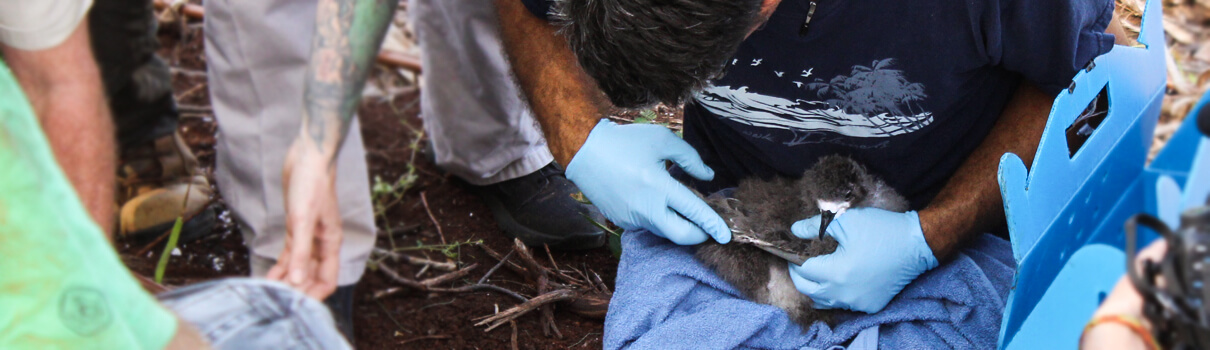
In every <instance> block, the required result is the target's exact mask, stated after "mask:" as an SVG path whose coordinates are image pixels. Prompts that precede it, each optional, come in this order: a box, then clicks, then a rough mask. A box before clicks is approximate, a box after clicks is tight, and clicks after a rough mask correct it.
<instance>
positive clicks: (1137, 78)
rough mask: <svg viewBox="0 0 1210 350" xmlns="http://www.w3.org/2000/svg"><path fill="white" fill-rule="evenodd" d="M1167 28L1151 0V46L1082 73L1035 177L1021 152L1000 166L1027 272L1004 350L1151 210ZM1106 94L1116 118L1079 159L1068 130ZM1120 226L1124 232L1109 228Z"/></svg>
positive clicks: (1108, 57) (1058, 106) (1065, 99)
mask: <svg viewBox="0 0 1210 350" xmlns="http://www.w3.org/2000/svg"><path fill="white" fill-rule="evenodd" d="M1161 21H1162V8H1161V5H1160V1H1158V0H1149V1H1148V2H1147V5H1146V9H1145V10H1144V13H1143V25H1142V33H1141V34H1140V36H1139V42H1140V43H1142V44H1143V45H1145V46H1146V47H1145V48H1135V47H1125V46H1115V47H1114V48H1113V49H1112V50H1111V51H1110V52H1108V53H1106V54H1104V55H1101V56H1100V57H1097V58H1096V59H1094V61H1093V63H1094V65H1092V66H1090V67H1092V68H1091V69H1088V70H1085V71H1081V72H1079V73H1078V74H1076V76H1075V78H1073V84H1074V85H1073V87H1072V88H1071V89H1069V90H1066V91H1063V92H1061V93H1060V94H1059V96H1058V97H1056V99H1055V103H1054V106H1053V108H1052V109H1051V114H1050V119H1049V120H1048V122H1047V125H1046V129H1045V131H1044V132H1043V134H1042V139H1041V142H1040V144H1039V147H1038V151H1037V153H1036V154H1035V157H1034V161H1033V164H1032V166H1031V167H1030V168H1029V169H1031V170H1027V168H1026V167H1025V164H1024V162H1023V161H1022V160H1021V158H1020V157H1018V156H1017V155H1015V154H1012V153H1008V154H1005V155H1004V156H1003V157H1002V158H1001V159H1000V170H999V174H998V180H999V183H1000V189H1001V195H1002V197H1003V198H1004V210H1005V215H1006V217H1007V221H1008V229H1009V236H1010V237H1011V239H1012V247H1013V257H1014V259H1015V260H1016V262H1017V267H1018V270H1017V273H1016V276H1015V278H1014V286H1013V290H1012V291H1011V292H1010V294H1009V300H1008V304H1007V305H1006V307H1005V314H1004V318H1003V321H1002V325H1001V329H1000V347H1001V348H1004V347H1005V346H1006V344H1008V343H1009V342H1010V341H1012V338H1013V337H1014V336H1015V335H1016V333H1017V331H1018V330H1020V328H1021V325H1022V323H1024V322H1025V320H1026V318H1027V317H1028V316H1029V315H1030V314H1031V313H1032V312H1033V311H1034V307H1035V306H1036V305H1037V304H1038V301H1039V300H1040V299H1041V298H1042V295H1043V294H1044V293H1045V292H1046V290H1047V287H1048V286H1050V285H1051V283H1052V282H1053V281H1054V279H1055V277H1056V276H1057V275H1058V274H1059V270H1060V269H1061V268H1062V267H1063V266H1064V265H1065V264H1066V262H1067V261H1068V259H1069V258H1070V257H1071V256H1073V255H1075V252H1076V251H1077V250H1079V249H1080V248H1081V247H1083V246H1085V245H1087V244H1088V243H1091V242H1098V241H1099V242H1102V243H1107V244H1109V245H1110V246H1117V247H1120V246H1121V244H1120V242H1117V241H1113V238H1112V237H1114V233H1115V232H1120V230H1121V222H1123V221H1124V218H1123V216H1124V215H1128V214H1133V213H1137V212H1138V211H1140V210H1142V204H1141V203H1142V201H1143V200H1142V196H1143V195H1142V193H1143V191H1142V189H1141V187H1140V186H1139V185H1138V181H1137V180H1138V178H1139V177H1140V174H1142V172H1143V165H1144V164H1145V162H1146V156H1147V150H1148V147H1149V146H1150V144H1151V138H1152V132H1153V131H1154V127H1155V121H1156V119H1157V117H1158V115H1159V107H1160V104H1161V101H1162V98H1163V93H1164V89H1165V79H1166V74H1165V73H1166V72H1165V55H1166V48H1165V45H1164V44H1165V42H1164V36H1163V35H1164V32H1163V26H1162V22H1161ZM1106 87H1107V88H1108V96H1109V111H1108V115H1107V116H1106V117H1105V119H1104V121H1103V122H1102V123H1101V125H1100V126H1099V127H1098V128H1097V129H1096V130H1095V131H1094V132H1093V133H1092V135H1091V136H1090V137H1089V138H1088V140H1087V141H1086V142H1085V143H1084V145H1083V146H1082V147H1081V148H1080V149H1079V151H1077V152H1076V153H1075V154H1074V155H1069V153H1068V147H1067V138H1066V134H1065V132H1066V129H1067V127H1068V126H1070V125H1071V124H1072V123H1073V122H1074V121H1075V118H1077V117H1078V116H1079V115H1080V114H1081V112H1082V111H1083V110H1084V109H1085V108H1086V107H1087V106H1088V104H1089V102H1090V101H1092V100H1093V99H1094V98H1095V97H1096V95H1097V94H1099V93H1100V92H1101V90H1102V89H1103V88H1106ZM1135 202H1137V203H1139V204H1137V205H1132V204H1130V203H1135ZM1119 218H1121V219H1122V220H1120V221H1117V224H1116V225H1111V224H1105V225H1102V223H1112V222H1113V221H1115V220H1117V219H1119ZM1119 240H1120V239H1119Z"/></svg>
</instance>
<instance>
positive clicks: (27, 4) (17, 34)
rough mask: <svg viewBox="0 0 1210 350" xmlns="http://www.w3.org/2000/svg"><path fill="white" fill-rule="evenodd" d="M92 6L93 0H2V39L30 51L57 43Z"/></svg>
mask: <svg viewBox="0 0 1210 350" xmlns="http://www.w3.org/2000/svg"><path fill="white" fill-rule="evenodd" d="M91 6H92V0H0V43H3V44H5V45H8V46H11V47H14V48H17V49H21V50H28V51H33V50H41V49H47V48H51V47H54V46H57V45H59V44H60V43H62V42H63V40H66V39H67V36H68V35H71V33H72V32H73V31H75V30H76V27H77V26H79V25H80V21H81V20H83V19H84V16H85V15H87V14H88V8H89V7H91Z"/></svg>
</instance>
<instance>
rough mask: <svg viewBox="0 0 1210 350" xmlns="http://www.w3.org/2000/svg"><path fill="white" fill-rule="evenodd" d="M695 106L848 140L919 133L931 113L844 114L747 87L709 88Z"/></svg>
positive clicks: (756, 123)
mask: <svg viewBox="0 0 1210 350" xmlns="http://www.w3.org/2000/svg"><path fill="white" fill-rule="evenodd" d="M697 103H698V104H700V105H701V106H702V107H704V108H706V109H707V110H709V111H710V112H711V113H714V114H716V115H718V116H719V117H721V118H724V119H728V120H731V121H734V122H737V123H740V124H745V125H750V126H754V127H760V128H768V129H783V130H790V131H795V132H798V131H830V132H835V133H838V134H841V135H844V136H849V137H891V136H896V135H903V134H907V133H910V132H913V131H916V130H920V129H921V128H923V127H924V126H926V125H928V124H931V123H932V122H933V113H932V112H920V113H916V114H913V115H892V114H890V113H886V112H883V113H880V114H877V115H873V116H867V115H864V114H852V113H848V112H846V111H844V110H842V109H840V108H839V107H837V106H834V105H832V104H829V103H827V102H821V101H804V100H794V101H791V100H788V99H784V98H780V97H774V96H768V95H761V94H757V93H752V92H748V87H746V86H741V87H739V88H731V87H729V86H711V87H708V88H706V89H704V90H703V91H702V92H701V93H700V94H698V96H697Z"/></svg>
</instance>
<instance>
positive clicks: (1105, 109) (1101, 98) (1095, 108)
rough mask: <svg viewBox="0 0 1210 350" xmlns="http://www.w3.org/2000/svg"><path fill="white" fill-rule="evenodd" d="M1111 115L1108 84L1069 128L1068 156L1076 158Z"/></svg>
mask: <svg viewBox="0 0 1210 350" xmlns="http://www.w3.org/2000/svg"><path fill="white" fill-rule="evenodd" d="M1108 115H1109V84H1108V83H1106V84H1105V86H1104V87H1102V88H1101V92H1099V93H1097V95H1096V97H1093V98H1092V101H1090V102H1088V107H1084V111H1083V112H1080V116H1079V117H1076V120H1075V121H1074V122H1072V123H1071V126H1068V127H1067V132H1066V134H1067V156H1068V157H1075V155H1076V152H1077V151H1079V150H1080V148H1081V147H1084V143H1085V142H1088V138H1089V137H1092V132H1093V131H1096V129H1097V127H1100V126H1101V122H1104V121H1105V117H1106V116H1108Z"/></svg>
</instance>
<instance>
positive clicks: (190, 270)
mask: <svg viewBox="0 0 1210 350" xmlns="http://www.w3.org/2000/svg"><path fill="white" fill-rule="evenodd" d="M184 28H185V31H184V33H183V34H184V35H183V36H182V31H181V27H179V26H165V27H164V28H162V29H161V33H160V39H161V42H162V43H163V45H164V47H163V48H162V49H161V50H160V53H161V56H162V57H164V58H165V59H166V60H168V61H169V63H170V64H171V65H172V66H173V67H174V69H173V78H174V82H173V83H174V88H175V90H176V93H177V96H178V97H180V104H181V110H182V119H181V127H180V128H181V130H182V131H183V132H184V134H185V138H186V141H187V142H188V143H189V144H190V146H191V147H192V149H193V150H194V152H196V153H197V154H198V156H199V159H200V160H201V161H202V163H203V164H204V165H205V166H206V168H207V169H209V171H213V165H214V149H213V147H214V144H215V131H216V125H215V122H214V118H213V113H212V112H211V111H210V107H209V96H208V93H207V89H206V87H205V86H204V85H202V84H205V81H206V77H205V74H204V72H205V58H204V56H203V54H202V51H201V50H202V46H201V45H202V28H201V26H200V23H199V22H196V21H195V22H191V24H189V25H187V26H185V27H184ZM181 39H184V40H181ZM178 42H181V43H183V44H182V45H179V46H178V44H177V43H178ZM376 74H385V73H383V72H379V73H376ZM418 113H419V91H418V90H417V89H409V91H407V92H404V93H399V94H397V95H395V96H393V97H391V98H389V99H383V98H368V99H366V100H365V101H364V103H363V104H362V106H361V108H360V110H359V115H360V118H361V122H362V130H361V131H362V133H363V135H364V138H365V145H366V149H367V153H368V156H367V158H368V161H369V169H370V174H369V176H370V179H371V183H372V184H373V183H374V178H379V179H382V181H383V182H384V183H394V182H395V181H396V180H397V179H399V178H400V177H401V176H403V175H405V174H408V173H409V164H410V165H411V166H414V167H415V170H414V174H415V175H416V178H415V181H414V182H412V183H411V185H410V186H409V187H407V189H406V190H405V191H401V192H397V193H402V197H401V199H399V200H398V201H394V200H390V198H391V197H389V196H388V200H383V201H382V203H384V204H386V203H393V204H392V205H390V206H389V207H387V208H386V210H385V213H384V215H381V216H379V218H378V225H379V227H380V228H387V227H390V230H383V231H381V232H380V233H382V232H391V233H392V234H393V236H392V237H391V238H390V239H388V238H387V237H386V236H385V235H382V236H380V239H379V242H378V246H379V247H382V248H387V249H389V248H390V247H391V240H393V241H394V244H395V247H396V248H404V249H413V250H408V251H404V252H403V253H405V254H408V255H412V256H418V257H426V258H429V259H431V260H436V261H442V262H446V261H448V262H453V263H456V264H457V266H459V267H464V266H469V265H471V264H478V265H479V267H478V268H476V269H475V270H473V271H472V272H471V273H470V274H469V275H467V276H465V277H463V278H461V279H459V280H457V281H454V282H452V283H450V284H447V286H451V287H456V286H460V285H464V284H468V283H473V282H475V281H477V280H478V279H479V278H480V277H481V276H483V275H484V274H485V273H486V272H487V271H488V269H490V268H491V267H492V266H494V265H496V263H497V260H495V259H494V258H492V257H490V256H488V255H487V254H485V253H484V251H483V250H482V249H480V248H479V247H477V246H476V244H472V243H468V242H480V241H481V242H482V244H483V245H486V246H488V247H489V248H491V249H493V250H495V251H498V252H502V253H506V252H508V251H510V250H511V249H512V241H511V240H510V239H508V238H506V237H505V236H504V234H503V233H502V232H501V231H500V229H499V228H498V227H497V226H496V224H495V220H494V219H493V218H492V216H491V212H490V211H489V210H488V209H487V207H486V206H484V205H483V204H482V203H481V202H480V201H479V199H478V198H477V197H476V196H475V195H473V194H472V193H471V190H472V189H471V188H470V187H468V186H467V185H465V184H463V183H461V182H460V181H457V180H456V179H453V178H451V177H449V176H447V175H444V174H442V173H441V171H440V170H438V169H437V168H436V167H435V166H433V164H432V163H430V162H429V161H428V160H427V159H426V157H425V156H424V154H423V153H422V147H421V148H420V149H419V150H417V152H413V151H414V150H416V146H417V145H421V144H422V143H415V142H413V141H416V139H417V137H423V135H422V134H421V133H419V131H420V130H422V129H421V126H420V120H419V119H418V117H417V114H418ZM413 153H415V155H413ZM421 196H423V197H424V199H426V200H427V209H429V210H431V212H432V215H433V218H432V219H430V218H429V216H428V214H427V211H426V205H425V203H424V202H425V201H422V200H421ZM216 197H217V198H215V200H216V201H217V202H218V203H220V205H221V204H222V198H221V193H220V194H219V195H218V196H216ZM219 216H220V219H221V220H220V224H219V225H218V226H216V228H215V233H214V234H213V235H210V236H208V237H207V238H204V239H202V240H199V241H197V242H193V243H190V244H188V245H184V246H181V247H180V256H174V257H173V259H172V260H171V262H170V264H169V266H168V269H167V271H166V273H165V275H166V277H165V280H164V284H165V285H167V286H169V287H172V286H181V285H186V284H192V283H197V282H200V281H204V280H209V279H214V278H220V277H228V276H246V275H247V274H248V250H247V249H246V248H245V247H244V245H243V240H242V237H241V235H240V232H239V230H238V228H237V227H235V225H233V224H232V223H231V218H230V213H229V212H228V211H227V210H226V209H225V208H224V209H223V211H222V213H221V214H220V215H219ZM436 225H441V228H440V232H441V234H442V235H444V239H445V241H446V242H447V243H449V244H448V245H446V246H442V245H441V244H442V243H441V237H440V235H439V234H438V229H437V227H436ZM117 244H118V247H119V250H120V251H121V253H122V259H123V261H124V262H126V264H127V265H128V266H129V267H131V269H132V270H134V271H135V272H137V273H139V274H141V275H143V276H152V275H154V269H155V263H156V261H157V260H158V259H159V255H160V253H161V250H162V249H163V243H160V242H152V238H145V239H139V240H135V239H121V240H119V241H118V242H117ZM418 246H423V247H425V248H415V247H418ZM449 246H456V247H454V248H450V249H445V248H447V247H449ZM408 247H411V248H408ZM447 252H448V253H449V254H448V255H447V254H446V253H447ZM534 253H535V257H536V258H537V260H539V261H543V262H544V263H549V261H550V260H551V259H552V258H553V261H554V262H556V263H557V264H559V266H560V267H562V268H564V269H571V268H576V269H579V270H583V271H585V272H590V273H591V272H595V273H596V274H599V275H600V276H601V278H602V279H603V280H604V282H605V283H606V284H608V285H612V284H613V279H614V274H615V271H616V267H617V259H616V258H615V257H614V256H613V255H612V254H611V253H610V251H609V250H608V249H606V248H600V249H596V250H590V251H584V252H574V253H560V252H555V253H554V254H553V256H552V257H547V255H546V253H545V252H544V251H541V250H535V251H534ZM514 261H515V259H514ZM375 263H379V262H377V259H375V261H373V262H372V263H371V265H375ZM380 263H381V264H384V265H385V266H388V267H390V268H392V269H394V270H395V271H398V272H399V273H400V274H402V275H404V276H408V277H415V276H417V273H418V272H420V269H421V268H420V267H418V266H412V265H408V264H404V263H397V262H392V261H390V260H384V261H381V262H380ZM547 266H549V265H547ZM438 273H440V272H437V271H429V272H425V273H424V274H423V275H419V277H417V279H424V278H430V277H433V276H435V275H436V274H438ZM486 283H490V284H493V285H497V286H500V287H504V288H507V289H510V290H513V291H515V292H518V293H520V294H522V295H525V296H527V297H533V296H535V295H537V294H538V293H536V291H535V290H534V289H533V288H532V287H531V284H530V283H527V282H526V281H525V279H523V278H522V277H521V276H519V275H517V274H515V273H513V272H512V271H508V269H500V270H499V271H497V272H495V273H494V274H493V275H492V277H491V278H490V279H488V280H487V281H486ZM399 286H400V285H399V284H398V283H395V282H393V281H391V280H389V279H388V278H386V277H384V275H383V274H382V273H381V272H379V271H376V270H374V269H372V268H371V269H367V270H366V274H365V277H363V279H362V281H361V283H360V284H359V285H358V288H357V293H356V300H355V313H354V318H355V320H354V325H355V329H356V331H355V332H356V339H357V344H356V346H357V347H358V348H359V349H395V348H401V347H406V348H417V347H436V348H458V349H496V348H507V347H509V346H510V343H511V342H512V338H513V333H514V331H513V330H512V329H511V328H510V326H503V327H500V328H497V329H495V330H493V331H491V332H485V331H484V327H475V326H474V325H473V324H474V321H472V319H473V318H477V317H480V316H485V315H491V314H493V313H494V312H496V311H497V310H504V309H506V308H508V307H511V306H513V305H515V304H517V301H516V300H515V299H512V298H509V297H507V296H503V295H501V294H499V293H494V292H474V293H465V294H425V293H416V292H404V293H400V294H395V295H391V296H388V297H384V298H381V299H375V298H374V297H373V294H374V293H375V292H379V291H382V290H384V289H387V288H390V287H399ZM554 319H555V321H556V324H557V326H558V328H559V330H560V331H561V333H562V337H561V338H559V337H547V336H545V335H543V331H542V328H541V327H540V325H539V317H538V316H537V313H536V312H535V313H531V314H528V315H525V316H522V317H520V318H518V319H517V320H516V331H515V332H516V338H517V343H518V348H521V349H556V348H558V349H567V348H600V347H601V334H602V328H603V324H602V321H601V320H600V319H590V318H585V317H581V316H578V315H575V314H572V313H570V312H565V311H562V310H560V309H558V308H556V311H555V313H554Z"/></svg>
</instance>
